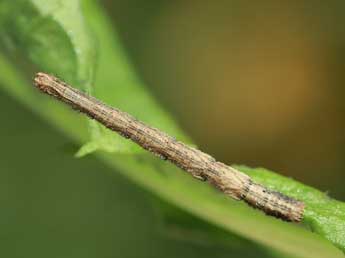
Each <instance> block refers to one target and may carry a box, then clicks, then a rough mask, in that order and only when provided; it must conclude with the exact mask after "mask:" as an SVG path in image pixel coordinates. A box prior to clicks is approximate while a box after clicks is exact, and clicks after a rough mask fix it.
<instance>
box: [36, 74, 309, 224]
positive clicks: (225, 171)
mask: <svg viewBox="0 0 345 258" xmlns="http://www.w3.org/2000/svg"><path fill="white" fill-rule="evenodd" d="M35 85H36V87H37V88H38V89H40V90H41V91H42V92H45V93H47V94H49V95H51V96H54V97H55V98H57V99H59V100H61V101H62V102H64V103H67V104H68V105H70V106H72V107H73V108H74V109H76V110H79V111H81V112H82V113H84V114H86V115H87V116H89V117H90V118H92V119H95V120H97V121H98V122H100V123H101V124H103V125H104V126H106V127H107V128H109V129H111V130H113V131H115V132H117V133H119V134H120V135H122V136H123V137H125V138H129V139H131V140H132V141H134V142H135V143H137V144H138V145H140V146H141V147H142V148H144V149H146V150H148V151H150V152H152V153H153V154H155V155H157V156H159V157H160V158H162V159H165V160H169V161H170V162H172V163H174V164H175V165H176V166H178V167H180V168H181V169H183V170H185V171H187V172H189V173H190V174H191V175H192V176H194V177H195V178H197V179H200V180H203V181H209V182H210V183H211V184H212V185H214V186H215V187H217V188H218V189H220V190H221V191H222V192H224V193H225V194H227V195H229V196H231V197H232V198H234V199H236V200H244V201H245V202H246V203H248V204H249V205H250V206H252V207H254V208H257V209H260V210H262V211H263V212H265V213H266V214H267V215H272V216H275V217H277V218H281V219H283V220H285V221H293V222H299V221H301V220H302V217H303V211H304V203H303V202H301V201H298V200H295V199H293V198H291V197H288V196H285V195H283V194H281V193H279V192H275V191H272V190H269V189H267V188H266V187H264V186H262V185H260V184H257V183H254V182H253V181H252V179H251V178H250V177H249V176H248V175H246V174H244V173H242V172H240V171H238V170H236V169H234V168H232V167H230V166H227V165H225V164H223V163H221V162H218V161H216V160H215V159H214V158H213V157H211V156H210V155H208V154H206V153H204V152H202V151H200V150H198V149H195V148H192V147H190V146H188V145H186V144H184V143H182V142H179V141H177V140H175V138H173V137H171V136H169V135H167V134H165V133H164V132H161V131H160V130H158V129H156V128H153V127H150V126H148V125H146V124H144V123H142V122H141V121H138V120H137V119H135V118H134V117H132V116H131V115H129V114H127V113H125V112H123V111H120V110H118V109H116V108H113V107H109V106H107V105H105V104H103V103H102V102H100V101H99V100H97V99H96V98H94V97H91V96H88V95H86V94H85V93H83V92H81V91H79V90H77V89H75V88H73V87H71V86H69V85H67V84H66V83H64V82H63V81H61V80H59V79H57V78H55V77H54V76H51V75H48V74H45V73H38V74H37V75H36V77H35Z"/></svg>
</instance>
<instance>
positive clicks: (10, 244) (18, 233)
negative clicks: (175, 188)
mask: <svg viewBox="0 0 345 258" xmlns="http://www.w3.org/2000/svg"><path fill="white" fill-rule="evenodd" d="M103 4H104V6H105V7H106V10H107V12H108V14H109V15H110V16H111V17H112V21H113V22H114V24H116V28H117V30H118V32H119V34H120V37H121V38H122V41H123V45H124V46H125V49H126V50H127V53H128V55H129V57H130V60H131V61H132V63H133V64H134V66H135V67H136V69H137V72H138V73H139V75H140V76H141V78H143V81H144V82H146V85H148V86H149V87H150V90H151V92H152V94H153V95H155V96H156V98H157V99H158V100H159V102H160V103H161V104H163V106H165V107H166V109H167V110H169V111H171V113H173V115H174V117H175V118H176V120H178V121H179V123H180V125H181V126H182V127H183V128H184V129H186V131H187V132H188V133H189V134H190V135H191V136H192V138H193V139H195V142H197V143H198V145H199V147H200V148H201V149H202V150H204V151H206V152H208V153H210V154H212V155H214V156H215V157H217V159H219V160H222V161H224V162H225V163H228V164H231V163H238V164H246V165H248V166H254V167H256V166H263V167H266V168H269V169H272V170H275V171H279V172H281V173H282V174H285V175H288V176H291V177H293V178H295V179H297V180H299V181H302V182H304V183H306V184H309V185H312V186H315V187H317V188H319V189H321V190H323V191H328V192H329V193H330V195H331V196H333V197H336V198H338V199H340V200H344V199H345V189H344V186H343V180H344V174H343V171H344V167H345V159H344V157H343V153H344V148H345V147H344V141H345V134H344V128H345V118H344V109H345V104H344V101H343V99H344V87H343V83H344V82H345V77H344V76H343V74H344V72H343V70H342V69H343V67H345V63H344V60H345V59H344V58H343V55H344V54H345V49H344V46H345V31H344V26H343V24H344V22H345V18H344V16H343V12H344V11H343V10H345V4H344V3H343V1H327V2H326V1H313V2H311V1H273V0H272V1H268V0H265V1H260V2H253V1H163V0H146V1H139V0H126V1H103ZM0 105H1V108H0V115H1V118H2V121H3V122H2V123H1V127H0V130H1V132H0V135H2V137H1V140H2V141H1V143H2V148H1V154H0V157H1V162H0V204H1V212H0V223H1V231H0V239H1V241H0V242H1V248H0V254H2V256H3V257H11V258H12V257H36V258H37V257H64V258H68V257H98V258H100V257H162V256H163V257H210V256H212V257H270V255H271V253H270V254H269V253H267V252H266V250H265V249H263V248H261V247H259V246H256V245H255V244H253V243H250V242H248V241H247V240H244V239H240V238H239V237H235V236H234V237H233V239H232V243H233V244H232V245H231V246H227V245H222V244H219V243H213V242H208V241H207V240H206V241H198V239H199V238H198V237H200V239H203V234H202V233H200V234H197V236H198V237H196V241H190V240H189V241H187V240H186V239H188V237H186V235H187V236H188V234H192V235H191V236H193V237H190V238H194V236H195V235H194V234H195V231H191V232H189V231H188V230H186V231H182V232H180V231H177V233H176V231H173V230H172V229H170V228H169V227H166V226H164V225H163V221H162V216H161V214H160V212H159V211H157V210H156V209H155V207H156V206H157V205H156V204H157V202H158V201H157V200H155V198H154V197H153V196H150V195H149V194H148V193H147V192H145V191H143V190H141V189H139V188H138V187H136V186H134V185H132V184H131V183H130V182H128V181H127V180H126V179H124V178H122V177H121V176H119V175H117V174H116V173H113V171H112V170H110V169H108V168H107V167H105V166H104V165H102V163H101V162H100V161H98V160H96V159H95V158H94V157H93V156H88V157H87V158H84V159H83V162H80V160H78V159H74V158H73V154H74V153H75V152H76V151H77V149H78V146H75V145H73V143H72V142H71V141H70V140H69V139H67V138H66V137H65V136H64V135H62V134H60V133H59V132H58V131H56V130H55V129H54V128H52V127H50V126H49V125H48V124H47V123H46V122H44V121H43V120H41V119H39V118H37V117H36V116H35V115H34V114H32V113H31V112H30V111H28V110H27V109H25V108H24V107H22V106H21V105H19V104H18V103H17V102H16V101H15V100H14V99H12V98H11V97H9V96H7V95H6V94H5V93H3V92H1V95H0ZM32 146H35V149H32ZM185 216H188V215H185ZM248 246H250V248H248Z"/></svg>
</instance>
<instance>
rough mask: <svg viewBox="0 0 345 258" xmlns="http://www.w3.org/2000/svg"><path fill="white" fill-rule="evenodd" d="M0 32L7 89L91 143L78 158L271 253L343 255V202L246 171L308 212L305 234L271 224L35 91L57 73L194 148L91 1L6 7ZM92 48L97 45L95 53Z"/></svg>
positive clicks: (0, 13) (11, 1)
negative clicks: (43, 77) (35, 83)
mask: <svg viewBox="0 0 345 258" xmlns="http://www.w3.org/2000/svg"><path fill="white" fill-rule="evenodd" d="M81 4H82V5H81ZM0 32H1V35H2V37H1V39H0V42H1V43H0V44H1V50H2V51H1V55H0V70H1V72H2V75H1V76H0V85H1V87H2V89H3V90H6V91H7V92H9V93H10V94H12V95H13V96H14V97H15V98H16V99H18V101H21V102H22V103H25V104H26V105H27V106H28V107H29V108H31V109H33V110H34V111H35V112H36V113H37V114H39V115H40V116H42V117H44V118H45V119H46V120H47V121H49V122H50V123H52V124H54V125H55V127H56V128H59V129H60V130H62V131H63V132H65V133H66V135H68V136H70V137H71V138H72V139H74V140H75V141H77V142H79V143H85V142H88V144H87V145H86V147H84V148H82V149H81V151H80V152H79V155H85V154H87V153H90V152H93V151H95V150H103V152H99V151H97V152H96V154H97V155H98V157H99V158H100V160H103V161H104V162H105V163H106V164H108V165H109V166H111V167H114V168H118V170H119V171H120V172H121V173H123V174H124V175H125V176H127V177H128V178H130V179H132V180H133V181H134V182H136V183H138V184H139V185H141V186H142V187H145V188H146V189H148V190H150V191H152V192H154V193H155V194H156V195H157V196H159V197H160V198H161V199H164V200H165V201H167V202H169V203H171V204H174V205H176V206H178V207H180V208H181V209H183V210H185V211H186V212H188V213H191V214H194V215H195V216H198V217H199V218H201V219H202V220H205V221H207V222H209V223H211V224H213V225H216V226H218V227H220V228H222V229H223V230H224V231H227V232H232V233H235V234H238V235H239V236H242V237H245V238H247V239H249V240H251V241H254V242H257V243H260V244H262V245H264V246H266V247H269V248H271V249H273V250H276V251H279V252H282V253H286V254H288V255H290V256H296V257H313V258H314V257H343V254H342V252H341V251H339V250H338V249H336V248H335V247H334V246H333V245H331V244H330V242H329V241H327V240H325V239H324V237H325V238H327V239H329V240H330V241H332V242H333V243H334V244H335V245H336V246H337V247H340V248H342V249H343V248H344V236H343V235H342V232H344V230H342V229H343V226H342V225H343V224H344V217H343V216H342V215H341V214H342V213H343V214H344V207H343V204H342V203H340V202H337V201H334V200H330V199H328V198H327V197H326V196H325V195H324V194H322V193H320V192H318V191H317V190H315V189H313V188H310V187H306V186H304V185H302V184H299V183H297V182H294V181H292V180H291V179H286V178H283V177H280V176H278V175H276V174H274V173H270V172H267V171H263V170H252V169H248V168H241V169H242V170H243V171H244V172H246V173H249V174H252V176H253V177H254V178H255V179H256V180H257V181H258V182H262V183H264V184H265V185H268V186H270V187H271V188H273V189H276V190H279V191H281V192H284V193H286V194H288V195H291V196H295V197H297V198H299V199H301V200H303V201H305V203H306V207H307V208H306V214H305V219H304V221H303V225H305V227H300V226H298V225H295V224H292V223H286V222H283V221H280V220H277V219H275V218H271V217H268V216H265V215H263V214H262V213H261V212H259V211H256V210H253V209H251V208H250V207H247V206H246V205H245V204H243V203H240V202H237V201H233V200H230V199H229V198H226V197H225V196H224V195H223V194H221V193H219V192H217V191H216V190H215V189H213V188H211V187H209V186H208V185H207V184H203V183H201V182H197V181H196V180H194V179H192V178H191V177H189V176H188V175H186V173H183V172H181V171H180V170H179V169H177V168H175V167H174V166H172V165H171V164H168V163H166V162H164V161H161V160H158V159H156V158H155V157H152V156H151V155H149V154H147V153H144V152H142V151H141V150H140V149H139V148H138V147H137V146H135V145H134V144H133V143H131V142H128V141H126V140H124V139H121V138H120V137H119V136H117V135H116V134H114V133H112V132H110V131H109V130H107V129H105V128H103V127H102V126H99V125H98V124H95V123H93V122H92V123H91V125H90V124H89V123H90V122H88V121H86V120H85V119H84V118H82V117H81V116H78V115H77V114H75V113H74V112H73V111H71V110H69V109H68V108H66V107H64V106H62V105H60V104H59V103H56V102H54V101H52V100H51V99H48V98H47V97H43V96H41V95H39V94H38V92H37V91H36V90H34V89H33V88H32V87H30V84H32V82H31V79H30V78H31V77H32V76H33V72H34V71H37V70H43V71H47V72H51V73H54V74H56V75H58V76H60V77H61V78H63V79H64V80H67V81H68V82H70V83H72V84H73V85H76V86H77V87H79V88H83V89H84V90H86V91H89V92H91V93H92V95H94V96H96V97H97V98H99V99H101V100H103V101H104V102H106V103H107V104H110V105H112V106H116V107H118V108H120V109H122V110H124V111H127V112H129V113H131V114H132V115H134V116H136V117H138V118H139V119H141V120H143V121H144V122H146V123H148V124H150V125H152V126H155V127H158V128H160V129H162V130H164V131H166V132H168V133H169V134H171V135H173V136H175V137H176V138H178V139H179V140H182V141H187V142H189V140H188V137H186V136H185V135H184V134H183V133H182V132H181V130H180V129H179V128H178V126H176V124H175V123H174V122H173V120H172V119H171V117H170V116H169V115H168V114H167V113H166V112H165V111H163V110H162V108H161V107H160V106H159V105H158V104H157V103H156V102H155V101H154V100H153V98H152V96H151V95H150V94H149V93H148V91H147V90H146V89H145V88H144V87H143V85H142V84H141V83H140V81H139V80H138V79H137V78H136V76H135V75H134V73H133V69H131V67H130V65H129V64H128V61H127V59H126V57H125V56H124V54H123V51H122V48H121V47H120V45H119V40H118V39H117V37H116V35H114V31H113V29H112V25H111V24H110V22H109V21H108V19H107V18H106V16H105V15H104V13H103V11H102V10H101V9H100V7H99V6H98V5H97V3H96V2H95V1H92V0H85V1H82V2H80V1H77V0H59V1H58V0H56V1H53V0H51V1H46V0H31V1H29V0H26V1H25V0H2V2H0ZM92 33H94V34H92ZM93 39H97V43H96V44H95V43H94V40H93ZM95 51H96V52H97V53H94V52H95ZM90 85H93V86H94V88H92V89H91V88H90ZM90 135H91V141H90ZM124 154H126V155H124ZM129 154H130V155H129ZM307 229H312V230H313V231H315V232H317V233H318V234H319V235H317V234H314V233H312V232H310V231H309V230H307Z"/></svg>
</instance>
